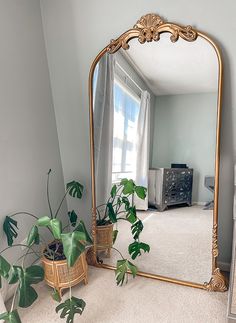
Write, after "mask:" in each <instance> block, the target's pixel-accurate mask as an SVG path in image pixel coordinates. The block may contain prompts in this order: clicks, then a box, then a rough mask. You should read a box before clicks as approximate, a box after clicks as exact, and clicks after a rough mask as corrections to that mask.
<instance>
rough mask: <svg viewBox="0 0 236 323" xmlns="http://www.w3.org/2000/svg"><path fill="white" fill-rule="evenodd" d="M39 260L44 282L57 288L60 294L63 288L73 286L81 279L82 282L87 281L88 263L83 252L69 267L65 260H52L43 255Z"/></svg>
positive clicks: (85, 282)
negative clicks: (41, 265) (42, 269)
mask: <svg viewBox="0 0 236 323" xmlns="http://www.w3.org/2000/svg"><path fill="white" fill-rule="evenodd" d="M41 261H42V264H43V267H44V272H45V275H44V280H45V282H46V283H47V284H48V285H49V286H51V287H53V288H55V289H57V290H58V292H59V294H60V295H62V290H63V289H66V288H69V287H70V286H75V285H77V284H78V283H79V282H81V281H83V282H84V284H87V283H88V265H87V262H86V257H85V253H82V254H81V256H80V257H79V258H78V259H77V261H76V263H75V264H74V266H73V267H70V268H69V267H68V266H67V261H66V260H57V261H52V260H49V259H47V258H46V257H44V256H43V257H42V259H41ZM68 270H69V272H68Z"/></svg>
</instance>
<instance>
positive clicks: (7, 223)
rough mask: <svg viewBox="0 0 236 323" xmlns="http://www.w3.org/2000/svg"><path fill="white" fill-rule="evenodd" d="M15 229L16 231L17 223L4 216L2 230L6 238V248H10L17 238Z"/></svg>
mask: <svg viewBox="0 0 236 323" xmlns="http://www.w3.org/2000/svg"><path fill="white" fill-rule="evenodd" d="M16 229H18V227H17V221H15V220H14V219H12V218H11V217H9V216H6V218H5V220H4V223H3V230H4V232H5V234H6V236H7V244H8V246H12V244H13V241H14V239H15V238H16V237H17V236H18V233H17V231H16Z"/></svg>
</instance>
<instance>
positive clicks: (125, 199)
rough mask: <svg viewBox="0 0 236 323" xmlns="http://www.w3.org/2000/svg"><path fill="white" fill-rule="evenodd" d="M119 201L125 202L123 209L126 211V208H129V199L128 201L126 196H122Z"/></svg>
mask: <svg viewBox="0 0 236 323" xmlns="http://www.w3.org/2000/svg"><path fill="white" fill-rule="evenodd" d="M121 201H122V203H124V204H125V210H126V211H128V209H129V208H130V201H129V199H128V197H127V196H123V197H122V200H121Z"/></svg>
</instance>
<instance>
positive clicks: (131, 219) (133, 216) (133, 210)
mask: <svg viewBox="0 0 236 323" xmlns="http://www.w3.org/2000/svg"><path fill="white" fill-rule="evenodd" d="M126 219H127V220H128V221H129V222H130V223H131V224H133V223H135V222H136V221H137V215H136V208H135V206H131V207H130V208H129V210H128V213H127V215H126Z"/></svg>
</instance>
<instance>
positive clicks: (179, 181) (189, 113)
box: [89, 14, 227, 291]
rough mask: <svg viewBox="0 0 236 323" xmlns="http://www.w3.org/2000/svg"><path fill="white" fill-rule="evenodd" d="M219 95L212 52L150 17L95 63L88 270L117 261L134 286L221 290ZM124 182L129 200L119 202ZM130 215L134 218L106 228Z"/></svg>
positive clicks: (216, 57)
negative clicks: (141, 280)
mask: <svg viewBox="0 0 236 323" xmlns="http://www.w3.org/2000/svg"><path fill="white" fill-rule="evenodd" d="M221 92H222V61H221V56H220V52H219V49H218V47H217V46H216V45H215V43H214V42H213V41H212V40H211V39H210V38H209V37H208V36H207V35H206V34H204V33H202V32H199V31H198V30H195V29H193V28H192V27H191V26H187V27H185V26H180V25H177V24H173V23H168V22H165V21H163V20H162V19H161V18H160V17H159V16H158V15H156V14H147V15H145V16H143V17H141V19H140V20H138V22H137V23H136V24H135V25H134V27H133V28H132V29H130V30H128V31H126V32H125V33H123V34H122V35H121V36H120V37H118V38H117V39H116V40H112V41H111V43H110V44H109V45H107V46H106V47H105V48H104V49H103V50H102V51H101V52H100V53H99V54H98V55H97V57H96V58H95V60H94V62H93V64H92V66H91V70H90V78H89V95H90V138H91V169H92V194H93V199H92V209H93V227H92V233H93V237H94V247H93V250H92V251H91V253H90V256H91V259H90V261H91V262H92V263H93V264H94V265H97V266H101V267H103V268H108V269H116V266H117V261H119V260H120V259H122V258H121V257H124V259H131V261H132V263H134V264H135V266H137V268H138V275H141V276H145V277H149V278H155V279H159V280H163V281H168V282H173V283H177V284H181V285H187V286H192V287H197V288H201V289H206V290H212V291H225V290H227V284H226V281H225V277H224V276H223V275H222V273H221V272H220V269H219V268H218V265H217V257H218V243H217V232H218V192H219V156H220V142H219V141H220V118H221V117H220V115H221V96H222V94H221ZM127 181H129V183H131V184H130V185H131V186H132V185H133V184H134V185H135V187H136V188H135V189H136V190H137V192H136V191H135V192H136V193H137V194H136V195H135V194H134V195H131V196H128V197H127V198H126V197H125V198H124V199H123V197H124V196H122V194H121V193H122V192H124V191H122V190H123V189H124V186H122V187H121V186H119V185H120V183H123V184H124V183H127ZM132 187H133V186H132ZM137 187H138V188H137ZM143 187H146V188H147V191H145V196H142V194H143V192H144V191H142V188H143ZM119 188H121V191H119V194H118V193H117V190H118V189H119ZM112 189H113V192H111V191H112ZM116 193H117V195H116ZM109 196H110V199H109ZM113 197H114V198H113ZM111 201H112V202H114V201H115V202H116V203H115V204H114V203H113V204H114V205H113V206H114V208H111V209H110V205H108V203H109V202H111ZM122 202H124V203H123V205H122V206H121V208H119V207H118V206H119V203H121V204H122ZM110 204H111V203H110ZM117 205H118V206H117ZM127 205H128V206H127ZM101 206H103V210H102V211H99V207H101ZM130 206H132V207H133V209H132V210H134V208H135V214H133V213H132V210H131V211H129V214H128V215H127V213H126V214H125V218H124V219H123V220H124V221H118V222H119V223H118V222H116V220H114V221H113V220H112V217H113V213H114V212H116V211H117V210H119V212H120V213H122V211H125V210H126V208H128V207H130ZM105 210H106V211H108V213H109V212H110V213H109V214H110V215H109V216H110V222H109V221H105V220H103V215H102V214H100V212H105ZM119 212H118V211H117V213H119ZM124 213H125V212H124ZM135 221H136V222H135ZM137 221H141V222H140V223H141V224H140V223H139V224H140V225H141V226H142V228H141V229H140V232H141V233H140V235H139V236H137V235H136V236H135V232H136V233H137V230H138V223H137ZM112 222H114V223H112ZM135 230H136V231H135ZM117 232H119V233H118V235H117ZM116 235H117V236H116ZM114 238H116V240H115V239H114ZM112 239H114V240H112ZM113 241H115V242H114V243H113ZM133 242H135V245H132V246H131V247H130V244H132V243H133ZM143 242H145V244H144V245H140V243H143ZM148 246H149V247H150V250H149V248H148ZM130 248H131V249H132V248H133V250H131V249H130ZM130 250H131V252H130ZM140 253H141V256H139V255H140ZM121 255H122V256H121ZM132 258H133V259H132ZM131 272H132V268H131Z"/></svg>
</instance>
